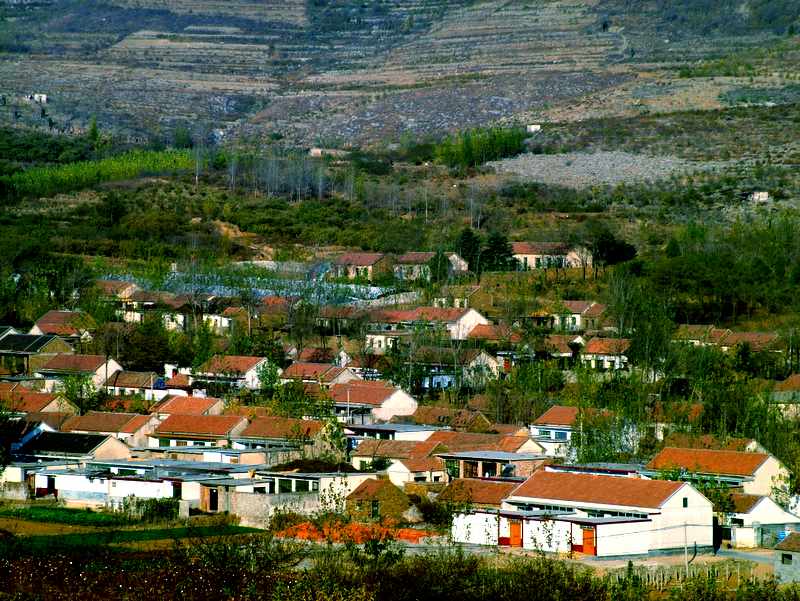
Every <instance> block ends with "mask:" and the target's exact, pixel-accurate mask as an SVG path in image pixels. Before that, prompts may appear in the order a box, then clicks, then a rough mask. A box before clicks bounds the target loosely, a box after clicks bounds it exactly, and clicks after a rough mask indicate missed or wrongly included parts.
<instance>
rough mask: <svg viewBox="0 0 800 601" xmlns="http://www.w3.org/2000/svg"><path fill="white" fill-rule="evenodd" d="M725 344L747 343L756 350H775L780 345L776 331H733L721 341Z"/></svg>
mask: <svg viewBox="0 0 800 601" xmlns="http://www.w3.org/2000/svg"><path fill="white" fill-rule="evenodd" d="M720 344H722V345H723V346H729V347H731V346H737V345H740V344H747V345H749V346H750V348H751V349H752V350H754V351H757V352H758V351H768V350H775V349H777V348H779V346H780V336H778V334H777V333H776V332H731V333H729V334H728V335H727V336H726V337H725V338H724V339H723V340H722V342H721V343H720Z"/></svg>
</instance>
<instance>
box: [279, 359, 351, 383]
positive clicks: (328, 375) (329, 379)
mask: <svg viewBox="0 0 800 601" xmlns="http://www.w3.org/2000/svg"><path fill="white" fill-rule="evenodd" d="M359 379H360V378H359V377H358V376H357V375H356V374H354V373H353V372H352V370H350V369H348V368H346V367H337V366H336V365H332V364H331V363H300V362H295V363H292V364H291V365H290V366H289V367H287V368H286V369H285V370H284V371H283V373H282V374H281V382H282V383H284V384H285V383H287V382H302V383H304V384H318V385H319V386H321V387H323V388H330V387H331V386H333V385H334V384H345V383H347V382H350V381H352V380H359Z"/></svg>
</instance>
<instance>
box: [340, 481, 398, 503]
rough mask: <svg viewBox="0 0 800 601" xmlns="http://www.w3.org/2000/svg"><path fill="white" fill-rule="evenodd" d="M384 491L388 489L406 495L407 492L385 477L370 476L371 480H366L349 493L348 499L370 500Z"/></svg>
mask: <svg viewBox="0 0 800 601" xmlns="http://www.w3.org/2000/svg"><path fill="white" fill-rule="evenodd" d="M384 491H388V492H389V493H391V494H395V495H403V496H405V493H404V492H403V491H402V490H400V489H399V488H398V487H396V486H395V485H394V484H392V483H391V481H389V480H386V479H384V478H370V479H369V480H364V481H363V482H362V483H361V484H359V485H358V486H357V487H356V489H355V490H354V491H353V492H351V493H350V494H349V495H347V500H348V501H368V500H370V499H374V498H375V497H377V496H378V495H379V494H381V493H382V492H384Z"/></svg>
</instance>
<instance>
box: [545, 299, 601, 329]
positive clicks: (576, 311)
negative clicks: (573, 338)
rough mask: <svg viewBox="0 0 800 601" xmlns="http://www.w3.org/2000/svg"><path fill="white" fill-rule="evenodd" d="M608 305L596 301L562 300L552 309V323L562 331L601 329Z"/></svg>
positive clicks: (552, 325)
mask: <svg viewBox="0 0 800 601" xmlns="http://www.w3.org/2000/svg"><path fill="white" fill-rule="evenodd" d="M605 311H606V306H605V305H602V304H600V303H596V302H594V301H584V300H562V301H558V302H557V303H556V304H555V306H554V307H553V308H551V310H550V324H551V327H552V328H553V329H554V330H558V331H562V332H585V331H587V330H599V329H600V328H601V326H602V320H603V317H604V314H605Z"/></svg>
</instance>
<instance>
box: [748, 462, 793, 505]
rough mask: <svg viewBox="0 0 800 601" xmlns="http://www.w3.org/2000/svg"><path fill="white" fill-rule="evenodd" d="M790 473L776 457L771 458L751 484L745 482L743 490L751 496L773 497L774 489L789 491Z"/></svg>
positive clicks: (761, 467) (760, 468)
mask: <svg viewBox="0 0 800 601" xmlns="http://www.w3.org/2000/svg"><path fill="white" fill-rule="evenodd" d="M788 484H789V472H788V470H787V469H786V468H785V467H784V466H783V464H782V463H781V462H780V461H778V460H777V459H776V458H775V457H773V456H771V455H770V457H769V458H768V459H767V460H766V461H765V462H764V463H763V464H762V465H761V466H760V467H759V468H758V469H757V470H756V472H755V474H753V480H752V481H751V482H744V483H743V486H742V489H743V491H744V492H745V493H747V494H750V495H765V496H768V497H769V496H773V489H774V488H783V489H784V490H787V489H788Z"/></svg>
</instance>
